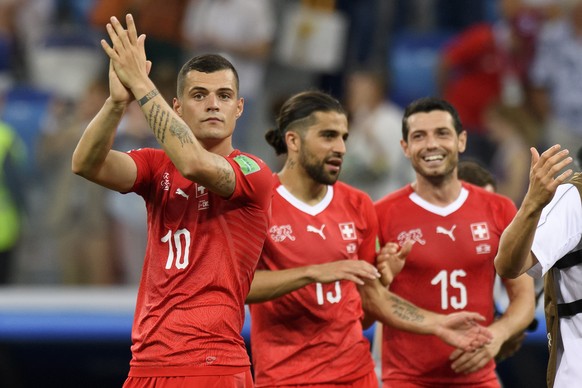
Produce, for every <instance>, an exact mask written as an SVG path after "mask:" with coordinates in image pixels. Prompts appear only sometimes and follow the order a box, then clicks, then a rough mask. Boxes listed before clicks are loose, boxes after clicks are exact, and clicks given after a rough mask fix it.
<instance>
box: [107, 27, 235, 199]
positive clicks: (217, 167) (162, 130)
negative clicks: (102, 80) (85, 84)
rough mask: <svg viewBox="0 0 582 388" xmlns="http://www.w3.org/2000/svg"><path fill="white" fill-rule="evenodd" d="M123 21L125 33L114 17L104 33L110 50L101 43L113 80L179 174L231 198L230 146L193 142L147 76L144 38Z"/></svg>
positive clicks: (185, 128) (184, 126) (232, 189)
mask: <svg viewBox="0 0 582 388" xmlns="http://www.w3.org/2000/svg"><path fill="white" fill-rule="evenodd" d="M126 22H127V30H125V29H124V28H123V27H122V26H121V24H120V23H119V21H118V20H117V19H116V18H114V17H113V18H111V23H110V24H108V25H107V31H108V33H109V37H110V38H111V42H112V44H113V47H110V46H109V45H108V44H107V43H106V42H105V41H102V42H101V44H102V47H103V49H104V50H105V52H106V53H107V55H108V56H109V58H110V59H111V62H112V64H113V69H114V70H115V73H116V75H117V77H118V78H119V80H120V81H121V83H122V84H123V85H124V86H125V87H127V89H128V90H130V91H131V93H132V94H133V95H134V96H135V97H136V98H137V99H138V104H139V105H140V107H141V109H142V111H143V113H144V115H145V117H146V119H147V121H148V123H149V125H150V128H151V129H152V131H153V133H154V135H155V137H156V138H157V140H158V142H159V143H160V145H161V146H162V148H163V149H164V151H165V152H166V154H167V155H168V157H169V158H170V159H171V160H172V162H173V163H174V165H175V166H176V168H177V169H178V170H179V171H180V173H181V174H182V175H183V176H184V177H186V178H187V179H190V180H193V181H196V182H198V183H201V184H203V185H204V186H206V188H208V189H209V190H211V191H213V192H215V193H217V194H219V195H221V196H224V197H227V196H229V195H231V194H232V193H233V192H234V187H235V178H234V177H235V173H234V170H233V168H232V166H231V165H230V163H228V161H227V160H226V159H225V158H224V157H223V156H226V154H228V153H229V152H230V151H232V148H231V146H230V143H227V144H226V146H223V147H222V146H219V147H218V149H213V151H214V152H216V153H214V152H210V151H208V150H207V149H206V148H205V147H204V146H203V145H202V144H201V143H200V142H199V141H198V139H196V137H195V136H194V134H193V133H192V130H191V129H190V128H189V127H188V125H187V124H186V123H185V122H184V121H183V120H182V118H181V117H180V115H178V113H176V112H175V111H174V110H173V109H172V107H170V106H169V105H168V103H167V102H166V101H165V99H164V98H163V97H162V96H161V95H160V94H159V92H158V91H157V89H156V87H155V85H154V83H153V82H152V81H151V79H150V78H149V77H148V74H147V71H146V63H147V62H146V56H145V49H144V41H145V36H144V35H141V36H139V37H138V36H137V31H136V28H135V24H134V21H133V18H132V17H131V15H127V17H126ZM218 143H219V142H218ZM221 154H222V155H223V156H221Z"/></svg>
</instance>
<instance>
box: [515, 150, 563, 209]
mask: <svg viewBox="0 0 582 388" xmlns="http://www.w3.org/2000/svg"><path fill="white" fill-rule="evenodd" d="M530 152H531V156H532V157H531V168H530V173H529V188H528V191H527V194H526V199H527V201H526V199H524V202H526V203H531V204H532V205H534V206H535V207H536V208H539V209H541V208H543V207H544V206H545V205H547V204H548V203H549V202H550V201H551V200H552V197H553V196H554V193H555V192H556V189H557V187H558V186H559V185H560V184H562V183H564V182H565V181H566V179H568V177H569V176H570V175H572V170H571V169H568V170H566V171H564V172H562V173H561V174H560V175H558V176H556V174H557V173H558V172H559V171H561V170H562V169H563V168H565V167H566V166H567V165H568V164H570V163H572V158H571V157H569V156H568V153H569V152H568V150H567V149H564V150H562V149H561V146H560V145H559V144H556V145H554V146H552V147H550V148H548V149H547V150H546V151H544V152H543V153H542V155H541V156H540V154H539V153H538V151H537V150H536V149H535V148H533V147H532V148H530Z"/></svg>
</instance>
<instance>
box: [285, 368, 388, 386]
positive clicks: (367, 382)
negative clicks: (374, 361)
mask: <svg viewBox="0 0 582 388" xmlns="http://www.w3.org/2000/svg"><path fill="white" fill-rule="evenodd" d="M277 387H278V388H378V377H377V376H376V372H374V370H373V369H372V371H370V373H368V374H367V375H364V376H362V377H360V378H359V379H357V380H354V381H351V382H349V383H341V384H340V383H338V384H301V385H281V386H277Z"/></svg>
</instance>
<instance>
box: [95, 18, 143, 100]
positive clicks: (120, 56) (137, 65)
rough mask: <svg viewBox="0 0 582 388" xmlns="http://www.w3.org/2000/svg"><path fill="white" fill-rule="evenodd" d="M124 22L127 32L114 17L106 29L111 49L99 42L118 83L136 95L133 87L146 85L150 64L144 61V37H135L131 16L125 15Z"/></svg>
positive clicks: (102, 41)
mask: <svg viewBox="0 0 582 388" xmlns="http://www.w3.org/2000/svg"><path fill="white" fill-rule="evenodd" d="M125 20H126V24H127V30H126V29H124V28H123V26H122V25H121V23H120V22H119V20H118V19H117V18H116V17H115V16H113V17H111V23H108V24H107V26H106V28H107V33H108V34H109V38H110V39H111V43H112V46H113V47H112V46H110V45H109V44H108V43H107V42H106V41H105V40H101V47H103V50H105V52H106V53H107V55H108V56H109V59H110V60H111V64H112V67H113V69H114V70H115V73H116V75H117V77H118V79H119V81H120V82H121V83H122V84H123V85H124V86H125V87H126V88H127V89H130V90H132V91H133V92H134V94H136V93H135V92H136V91H135V90H134V89H135V87H136V86H137V85H139V84H140V83H147V80H148V73H149V67H150V66H151V64H150V65H148V62H147V60H146V53H145V46H144V44H145V38H146V37H145V35H143V34H142V35H139V36H138V35H137V30H136V27H135V22H134V20H133V16H132V15H131V14H127V15H126V17H125Z"/></svg>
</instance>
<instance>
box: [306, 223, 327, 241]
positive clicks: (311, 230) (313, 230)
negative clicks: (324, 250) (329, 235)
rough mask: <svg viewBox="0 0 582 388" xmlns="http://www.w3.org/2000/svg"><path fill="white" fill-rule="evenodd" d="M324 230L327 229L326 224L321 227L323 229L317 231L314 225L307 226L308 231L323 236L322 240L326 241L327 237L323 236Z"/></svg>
mask: <svg viewBox="0 0 582 388" xmlns="http://www.w3.org/2000/svg"><path fill="white" fill-rule="evenodd" d="M323 228H325V224H323V225H321V228H319V229H317V228H316V227H315V226H313V225H307V231H308V232H312V233H317V234H319V235H320V236H321V238H322V239H324V240H325V235H324V234H323Z"/></svg>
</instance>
